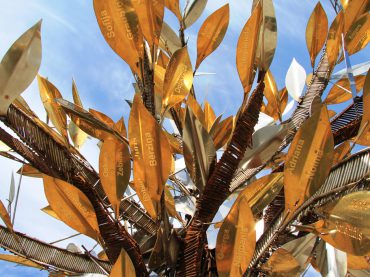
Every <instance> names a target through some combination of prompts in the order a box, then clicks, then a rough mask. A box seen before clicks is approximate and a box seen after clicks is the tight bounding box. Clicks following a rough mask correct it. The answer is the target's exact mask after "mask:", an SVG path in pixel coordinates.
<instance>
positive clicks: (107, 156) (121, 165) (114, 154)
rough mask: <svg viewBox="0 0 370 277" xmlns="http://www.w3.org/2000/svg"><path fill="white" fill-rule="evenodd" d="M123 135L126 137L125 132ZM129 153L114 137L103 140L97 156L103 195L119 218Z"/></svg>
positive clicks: (128, 166)
mask: <svg viewBox="0 0 370 277" xmlns="http://www.w3.org/2000/svg"><path fill="white" fill-rule="evenodd" d="M123 129H124V135H125V136H126V130H125V127H123ZM130 173H131V162H130V152H129V149H128V146H127V144H126V143H122V142H120V141H119V140H117V139H116V138H114V137H111V138H107V139H106V140H104V142H103V145H102V147H101V149H100V155H99V176H100V180H101V183H102V186H103V189H104V191H105V193H106V194H107V196H108V199H109V201H110V202H111V204H112V205H113V208H114V210H115V212H116V216H117V217H118V216H119V214H120V213H119V207H120V204H121V199H122V197H123V194H124V193H125V190H126V188H127V185H128V182H129V181H130Z"/></svg>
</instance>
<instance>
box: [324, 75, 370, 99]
mask: <svg viewBox="0 0 370 277" xmlns="http://www.w3.org/2000/svg"><path fill="white" fill-rule="evenodd" d="M365 79H366V77H365V76H363V75H359V76H356V77H355V82H356V90H357V92H359V91H360V90H361V89H362V88H363V86H364V83H365ZM350 91H351V89H350V82H349V80H348V78H344V79H341V80H339V81H337V82H336V83H335V84H334V85H333V87H332V88H331V89H330V91H329V93H328V96H327V97H326V99H325V100H324V103H325V104H327V105H333V104H339V103H343V102H345V101H348V100H350V99H352V94H351V93H350Z"/></svg>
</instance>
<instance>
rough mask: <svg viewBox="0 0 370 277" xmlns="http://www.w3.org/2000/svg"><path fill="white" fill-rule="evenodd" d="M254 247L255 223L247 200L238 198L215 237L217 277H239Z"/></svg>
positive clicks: (246, 265)
mask: <svg viewBox="0 0 370 277" xmlns="http://www.w3.org/2000/svg"><path fill="white" fill-rule="evenodd" d="M255 246H256V230H255V221H254V218H253V214H252V211H251V208H250V207H249V203H248V199H247V198H246V197H245V196H241V197H238V198H237V200H236V201H235V203H234V205H233V206H232V207H231V209H230V212H229V214H228V215H227V216H226V218H225V219H224V222H223V223H222V226H221V228H220V231H219V232H218V235H217V244H216V261H217V271H218V274H219V276H221V277H224V276H241V275H243V273H244V272H245V271H246V269H247V267H248V265H249V262H250V261H251V259H252V256H253V252H254V249H255Z"/></svg>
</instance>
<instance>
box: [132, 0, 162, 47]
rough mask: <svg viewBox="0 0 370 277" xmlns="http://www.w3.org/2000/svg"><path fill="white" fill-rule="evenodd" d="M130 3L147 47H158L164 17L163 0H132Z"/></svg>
mask: <svg viewBox="0 0 370 277" xmlns="http://www.w3.org/2000/svg"><path fill="white" fill-rule="evenodd" d="M131 3H132V6H133V7H134V8H135V10H136V14H137V17H138V18H139V22H140V27H141V30H142V31H143V34H144V37H145V38H146V40H147V41H148V43H149V45H151V46H153V45H158V43H159V37H160V35H161V30H162V23H163V16H164V0H156V1H152V0H140V1H137V0H132V1H131Z"/></svg>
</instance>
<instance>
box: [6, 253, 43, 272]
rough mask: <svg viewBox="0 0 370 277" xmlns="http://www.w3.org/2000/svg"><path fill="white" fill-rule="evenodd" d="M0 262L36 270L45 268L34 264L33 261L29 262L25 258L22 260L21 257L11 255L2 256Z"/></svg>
mask: <svg viewBox="0 0 370 277" xmlns="http://www.w3.org/2000/svg"><path fill="white" fill-rule="evenodd" d="M0 260H2V261H7V262H11V263H16V264H18V265H23V266H29V267H34V268H37V269H44V267H43V266H41V265H39V264H37V263H35V262H32V261H31V260H27V259H25V258H22V257H20V256H15V255H9V254H0Z"/></svg>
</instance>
